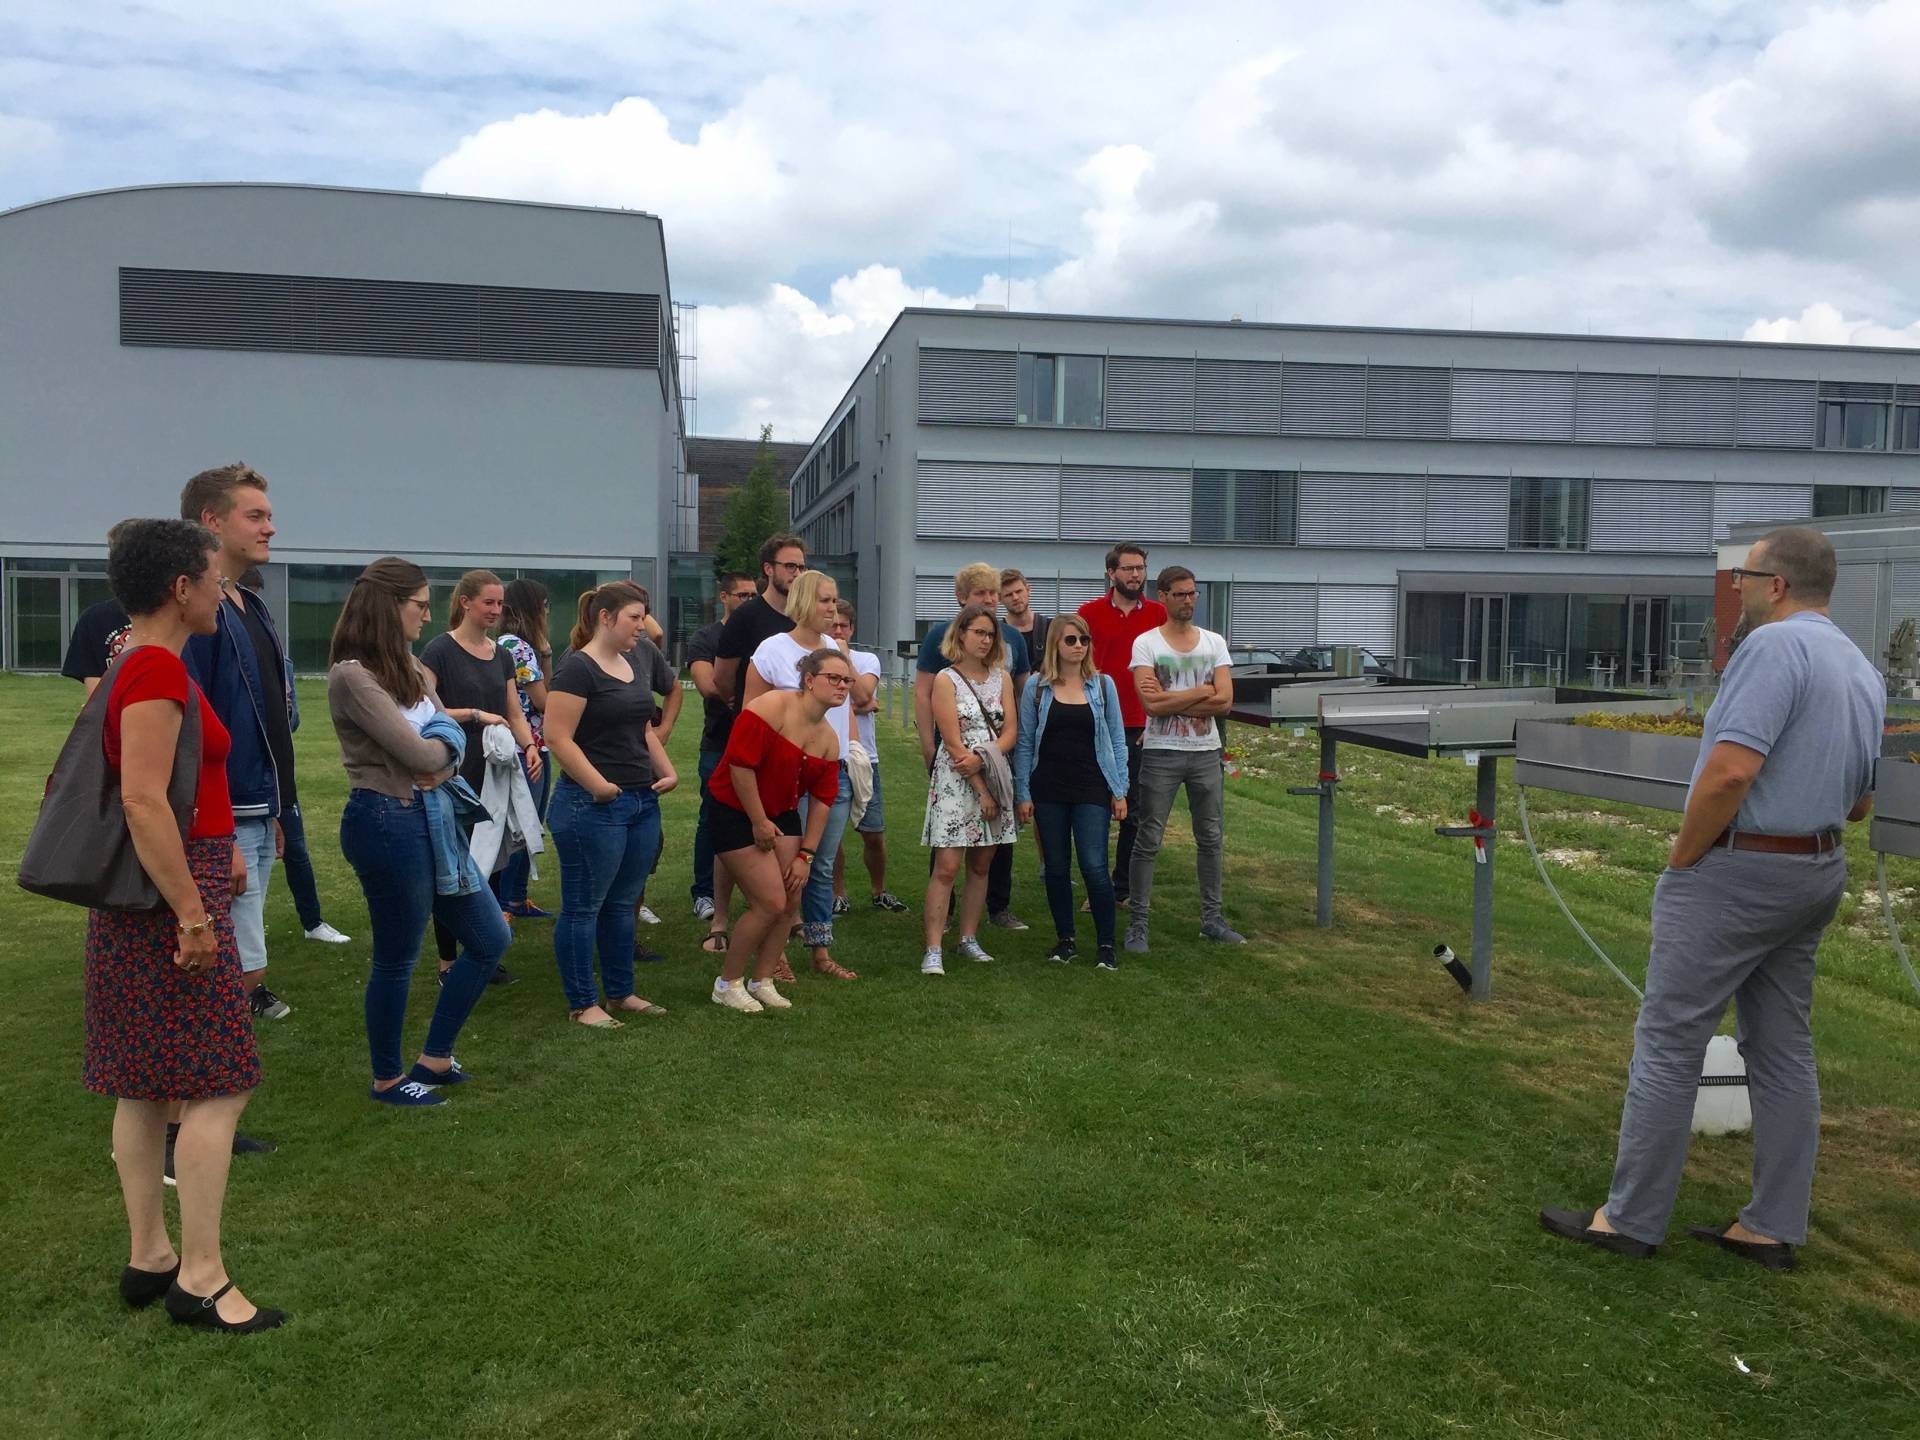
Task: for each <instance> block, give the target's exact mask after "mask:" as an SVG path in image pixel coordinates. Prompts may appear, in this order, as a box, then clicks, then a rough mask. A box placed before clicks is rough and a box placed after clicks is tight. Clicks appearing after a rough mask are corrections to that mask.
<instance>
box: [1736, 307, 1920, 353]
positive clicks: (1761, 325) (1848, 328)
mask: <svg viewBox="0 0 1920 1440" xmlns="http://www.w3.org/2000/svg"><path fill="white" fill-rule="evenodd" d="M1740 338H1741V339H1742V340H1773V341H1777V342H1790V343H1797V344H1802V345H1902V346H1920V320H1916V321H1914V322H1913V324H1911V325H1908V326H1906V327H1904V328H1895V327H1894V326H1891V325H1882V324H1881V323H1880V322H1879V321H1877V320H1864V319H1863V320H1849V319H1848V318H1847V317H1846V316H1845V315H1843V314H1841V313H1840V311H1839V310H1838V309H1836V308H1835V307H1834V306H1832V305H1829V304H1827V303H1826V302H1825V301H1818V302H1816V303H1814V304H1812V305H1809V306H1807V308H1806V309H1805V310H1802V311H1801V312H1800V313H1799V315H1797V316H1792V315H1783V316H1781V317H1780V318H1779V319H1777V320H1756V321H1754V322H1753V324H1751V325H1749V326H1748V327H1747V329H1746V333H1745V334H1744V335H1742V336H1741V337H1740Z"/></svg>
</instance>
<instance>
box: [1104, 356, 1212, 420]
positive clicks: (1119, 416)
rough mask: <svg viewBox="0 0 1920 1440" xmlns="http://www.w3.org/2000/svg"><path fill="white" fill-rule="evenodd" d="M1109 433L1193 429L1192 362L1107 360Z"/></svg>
mask: <svg viewBox="0 0 1920 1440" xmlns="http://www.w3.org/2000/svg"><path fill="white" fill-rule="evenodd" d="M1106 407H1107V429H1109V430H1177V431H1180V432H1181V433H1183V434H1184V433H1188V432H1190V431H1191V430H1192V429H1193V361H1191V360H1176V359H1161V358H1156V357H1152V356H1145V355H1109V356H1108V357H1107V396H1106Z"/></svg>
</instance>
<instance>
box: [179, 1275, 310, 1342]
mask: <svg viewBox="0 0 1920 1440" xmlns="http://www.w3.org/2000/svg"><path fill="white" fill-rule="evenodd" d="M232 1288H233V1282H232V1281H231V1280H229V1281H228V1282H227V1283H226V1284H224V1285H222V1286H221V1287H220V1288H219V1289H218V1290H216V1291H214V1292H213V1294H211V1295H190V1294H188V1293H187V1292H186V1291H185V1290H182V1289H181V1288H180V1282H179V1281H178V1280H176V1281H174V1282H173V1288H172V1289H170V1290H168V1291H167V1314H169V1315H171V1316H172V1317H173V1323H174V1324H176V1325H199V1326H203V1327H205V1328H206V1329H208V1330H220V1331H223V1332H225V1333H226V1334H228V1335H252V1334H254V1333H255V1332H256V1331H259V1330H277V1329H279V1328H280V1327H281V1326H282V1325H284V1324H286V1323H287V1321H289V1320H291V1319H292V1318H293V1317H292V1316H291V1315H289V1314H287V1312H286V1311H284V1310H269V1309H268V1308H267V1307H266V1306H264V1305H257V1306H255V1307H254V1311H253V1314H252V1315H250V1316H249V1317H247V1318H246V1319H245V1320H242V1321H240V1322H239V1323H238V1324H235V1323H234V1322H233V1321H231V1320H222V1319H221V1318H220V1312H219V1311H218V1310H216V1309H214V1306H215V1305H217V1304H218V1303H219V1301H220V1297H221V1296H222V1295H224V1294H226V1293H227V1291H229V1290H231V1289H232Z"/></svg>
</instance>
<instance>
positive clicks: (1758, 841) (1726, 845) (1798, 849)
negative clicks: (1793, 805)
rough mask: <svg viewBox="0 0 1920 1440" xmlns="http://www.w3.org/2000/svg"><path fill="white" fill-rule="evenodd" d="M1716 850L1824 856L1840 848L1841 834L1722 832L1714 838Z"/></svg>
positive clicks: (1834, 832)
mask: <svg viewBox="0 0 1920 1440" xmlns="http://www.w3.org/2000/svg"><path fill="white" fill-rule="evenodd" d="M1711 848H1712V849H1715V850H1720V849H1727V850H1757V851H1759V852H1760V853H1761V854H1763V855H1824V854H1826V853H1827V851H1829V850H1838V849H1839V848H1840V832H1839V831H1838V830H1827V831H1824V832H1822V833H1821V834H1818V835H1762V834H1759V833H1758V832H1757V831H1753V830H1732V829H1728V830H1722V831H1721V832H1720V833H1719V834H1718V835H1717V836H1715V837H1714V841H1713V845H1712V847H1711Z"/></svg>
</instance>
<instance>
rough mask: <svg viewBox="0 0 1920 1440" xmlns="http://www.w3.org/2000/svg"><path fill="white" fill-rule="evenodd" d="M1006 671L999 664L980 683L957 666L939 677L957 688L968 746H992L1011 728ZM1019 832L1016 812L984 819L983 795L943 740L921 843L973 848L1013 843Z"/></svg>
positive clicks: (962, 736) (962, 737)
mask: <svg viewBox="0 0 1920 1440" xmlns="http://www.w3.org/2000/svg"><path fill="white" fill-rule="evenodd" d="M1006 674H1007V672H1006V671H1005V670H1002V669H1001V668H1000V667H999V666H997V665H996V666H994V668H993V669H992V670H990V671H988V672H987V678H986V680H985V681H983V682H982V683H981V684H979V685H975V684H974V683H973V682H972V681H971V680H969V679H967V677H966V676H964V675H962V674H961V673H960V672H959V671H958V670H956V669H951V668H949V669H946V670H942V671H941V672H940V673H939V674H938V675H936V676H935V677H934V681H933V683H934V684H936V685H938V684H941V683H942V682H943V681H944V682H945V683H947V684H950V685H952V686H953V687H954V692H955V693H954V702H955V708H956V709H957V710H958V711H959V713H960V743H961V744H962V745H964V746H966V747H967V749H969V750H975V749H978V748H979V747H980V746H982V745H991V744H992V743H993V742H994V740H995V738H996V737H998V736H999V734H1000V732H1001V730H1002V729H1003V728H1004V727H1005V725H1006V723H1007V714H1006V710H1005V709H1004V708H1003V707H1002V705H1001V703H1000V702H1001V696H1002V694H1003V693H1004V686H1005V682H1006ZM1014 834H1015V827H1014V821H1013V815H1012V812H1010V811H1006V810H1003V811H1001V812H1000V814H999V815H998V816H996V817H995V818H994V819H992V820H986V819H984V818H982V816H981V814H980V797H979V796H978V795H976V794H974V791H973V786H972V785H970V784H968V783H967V781H966V780H964V779H962V778H961V776H960V775H959V774H958V773H957V772H956V771H955V770H954V768H953V757H952V756H950V755H949V754H948V753H947V747H946V746H945V745H944V744H942V745H941V746H940V747H939V749H938V750H936V751H935V752H934V757H933V774H932V776H931V778H930V779H929V780H928V783H927V821H926V825H925V827H924V828H923V829H922V830H921V832H920V843H921V844H922V845H933V846H936V847H940V848H957V849H973V848H976V847H978V846H982V845H1008V844H1011V843H1012V842H1013V838H1014Z"/></svg>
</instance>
